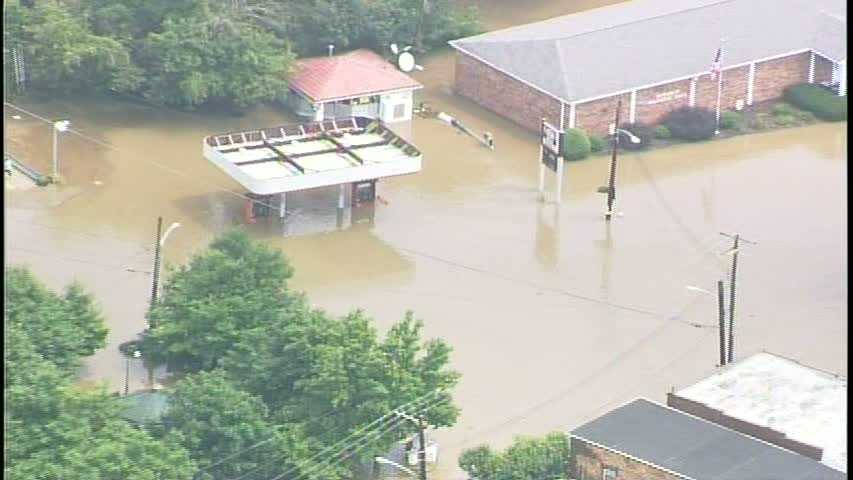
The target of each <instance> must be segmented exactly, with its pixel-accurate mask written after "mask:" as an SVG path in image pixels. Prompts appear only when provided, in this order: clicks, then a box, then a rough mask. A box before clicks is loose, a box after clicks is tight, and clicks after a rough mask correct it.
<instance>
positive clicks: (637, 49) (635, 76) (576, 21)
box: [450, 0, 847, 101]
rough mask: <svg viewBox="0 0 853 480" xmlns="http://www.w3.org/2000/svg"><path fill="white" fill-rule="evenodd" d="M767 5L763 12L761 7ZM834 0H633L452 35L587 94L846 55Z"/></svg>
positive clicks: (539, 82)
mask: <svg viewBox="0 0 853 480" xmlns="http://www.w3.org/2000/svg"><path fill="white" fill-rule="evenodd" d="M770 12H772V13H770ZM846 15H847V11H846V6H845V3H844V2H843V1H842V0H636V1H631V2H626V3H622V4H617V5H611V6H607V7H602V8H597V9H592V10H588V11H585V12H581V13H575V14H571V15H565V16H561V17H555V18H552V19H549V20H545V21H542V22H536V23H530V24H527V25H521V26H518V27H512V28H508V29H504V30H497V31H494V32H489V33H484V34H481V35H476V36H473V37H467V38H462V39H459V40H453V41H451V42H450V45H451V46H452V47H454V48H456V49H457V50H459V51H461V52H463V53H467V54H469V55H471V56H473V57H475V58H477V59H479V60H481V61H484V62H486V63H488V64H489V65H491V66H493V67H495V68H497V69H498V70H500V71H502V72H504V73H507V74H509V75H511V76H514V77H516V78H519V79H521V80H523V81H525V82H527V83H529V84H531V85H533V86H535V87H537V88H539V89H540V90H542V91H544V92H546V93H548V94H549V95H551V96H554V97H556V98H559V99H562V100H565V101H577V100H586V99H591V98H595V97H599V96H603V95H609V94H613V93H617V92H622V91H627V90H630V89H633V88H636V87H638V86H643V85H653V84H657V83H661V82H666V81H669V80H674V79H679V78H686V77H689V76H693V75H699V74H702V73H706V72H708V71H709V69H710V66H711V63H712V61H713V59H714V55H715V53H716V51H717V48H719V46H720V43H721V42H720V40H721V39H722V38H724V39H725V41H724V43H723V67H726V66H731V65H739V64H745V63H749V62H751V61H754V60H759V59H763V58H769V57H774V56H779V55H784V54H790V53H794V52H797V51H804V50H807V49H815V50H817V51H818V52H819V53H821V54H823V55H827V56H830V57H831V58H832V59H833V60H836V61H840V60H846V58H847V47H846Z"/></svg>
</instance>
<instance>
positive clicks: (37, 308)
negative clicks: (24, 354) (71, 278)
mask: <svg viewBox="0 0 853 480" xmlns="http://www.w3.org/2000/svg"><path fill="white" fill-rule="evenodd" d="M6 323H7V324H10V325H15V326H17V327H19V328H20V329H21V330H22V331H23V332H25V334H26V335H27V337H28V339H29V341H31V342H32V344H33V348H34V349H35V350H36V352H38V354H40V355H42V356H43V357H44V358H45V359H46V360H48V361H50V362H52V363H54V364H55V365H57V366H58V367H59V368H60V369H62V370H65V371H71V370H73V369H75V368H76V367H78V366H79V365H80V359H81V358H82V357H85V356H88V355H91V354H93V353H95V351H96V350H98V349H100V348H102V347H104V345H106V337H107V328H106V327H105V326H104V321H103V317H102V316H101V314H100V312H99V311H98V309H97V307H96V306H95V303H94V300H93V299H92V297H91V296H90V295H88V294H86V293H85V292H84V291H83V288H82V287H81V286H80V285H79V284H76V283H73V284H71V285H70V286H68V287H67V288H66V289H65V292H64V294H63V295H62V296H60V295H57V294H55V293H53V292H51V291H50V290H48V289H47V288H46V287H45V286H44V285H43V284H41V283H40V282H39V281H38V280H37V279H36V278H35V277H34V276H33V275H32V273H30V271H29V270H27V269H26V268H23V267H8V268H6Z"/></svg>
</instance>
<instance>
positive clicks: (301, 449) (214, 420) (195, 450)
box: [163, 370, 308, 478]
mask: <svg viewBox="0 0 853 480" xmlns="http://www.w3.org/2000/svg"><path fill="white" fill-rule="evenodd" d="M163 425H164V428H165V429H166V431H167V432H168V433H171V434H174V438H175V439H177V440H178V441H179V442H180V443H181V444H182V445H183V446H184V447H185V448H186V449H187V450H188V451H189V452H190V453H191V455H192V457H193V459H194V460H196V461H197V462H198V465H199V467H200V469H201V470H202V471H204V473H205V474H207V475H208V476H209V478H236V477H239V476H241V475H247V474H249V473H250V472H252V473H251V474H252V475H253V477H252V478H255V476H257V477H258V478H268V477H270V476H273V475H275V474H276V473H277V472H281V471H284V470H285V469H288V468H292V467H294V466H296V467H297V468H298V466H299V464H300V463H299V462H300V460H303V459H304V458H305V457H306V452H307V447H308V442H307V440H306V439H305V437H304V436H303V435H302V434H301V432H299V431H298V430H296V429H283V428H277V427H276V426H274V425H273V424H272V423H270V418H269V415H268V413H267V407H266V405H264V403H263V401H261V399H260V398H258V397H256V396H254V395H251V394H249V393H246V392H243V391H240V390H238V389H237V388H236V387H235V386H234V384H233V383H231V382H230V381H229V380H228V379H227V378H226V376H225V374H224V372H222V371H218V370H217V371H213V372H200V373H196V374H193V375H190V376H188V377H186V378H184V379H183V380H181V381H180V382H179V383H178V384H177V385H175V387H174V391H173V392H172V396H171V397H170V399H169V409H168V411H167V413H166V414H165V415H164V417H163ZM297 471H298V470H297ZM199 478H202V477H199Z"/></svg>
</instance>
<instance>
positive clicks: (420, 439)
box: [418, 420, 427, 480]
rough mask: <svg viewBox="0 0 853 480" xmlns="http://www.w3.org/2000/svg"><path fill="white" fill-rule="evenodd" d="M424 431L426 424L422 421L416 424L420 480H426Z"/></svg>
mask: <svg viewBox="0 0 853 480" xmlns="http://www.w3.org/2000/svg"><path fill="white" fill-rule="evenodd" d="M425 429H426V424H425V423H424V421H423V420H420V421H419V422H418V442H420V444H421V448H420V450H419V451H418V463H419V464H420V467H421V468H420V470H419V473H420V477H421V478H420V480H427V470H426V436H425V435H424V430H425Z"/></svg>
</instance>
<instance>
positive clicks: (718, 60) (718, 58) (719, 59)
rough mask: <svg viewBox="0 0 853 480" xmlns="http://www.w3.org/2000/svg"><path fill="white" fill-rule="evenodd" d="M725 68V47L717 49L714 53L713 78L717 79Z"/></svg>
mask: <svg viewBox="0 0 853 480" xmlns="http://www.w3.org/2000/svg"><path fill="white" fill-rule="evenodd" d="M722 69H723V47H720V48H718V49H717V54H716V55H714V63H712V64H711V78H712V79H716V78H717V75H719V74H720V72H721V71H722Z"/></svg>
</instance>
